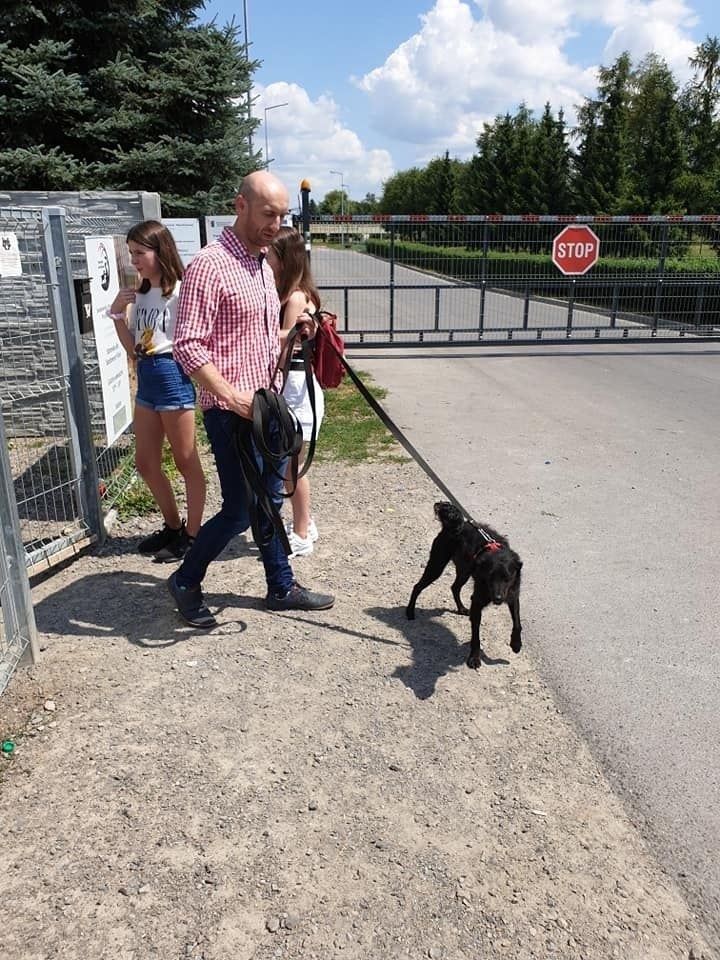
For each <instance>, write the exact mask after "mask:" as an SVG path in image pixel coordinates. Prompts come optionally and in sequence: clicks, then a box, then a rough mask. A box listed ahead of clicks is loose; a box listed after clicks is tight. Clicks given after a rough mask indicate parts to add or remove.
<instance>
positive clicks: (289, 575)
mask: <svg viewBox="0 0 720 960" xmlns="http://www.w3.org/2000/svg"><path fill="white" fill-rule="evenodd" d="M287 212H288V194H287V190H286V189H285V187H284V186H283V184H282V183H281V181H280V180H278V178H277V177H275V176H274V175H273V174H271V173H268V172H267V171H266V170H258V171H256V172H254V173H251V174H249V175H248V176H247V177H245V179H244V180H243V182H242V184H241V186H240V190H239V192H238V195H237V197H236V198H235V214H236V219H235V222H234V224H233V225H232V227H225V229H224V230H223V232H222V234H221V235H220V237H219V238H218V240H217V241H216V242H215V243H212V244H209V245H208V246H206V247H204V248H203V249H202V250H201V251H200V252H199V253H197V254H196V255H195V257H194V258H193V259H192V261H191V262H190V264H189V266H188V268H187V270H186V271H185V275H184V277H183V281H182V286H181V288H180V301H179V303H178V314H177V323H176V326H175V340H174V345H173V354H174V356H175V358H176V360H178V361H179V363H180V365H181V366H182V368H183V369H184V370H185V372H186V373H187V374H188V375H189V376H191V377H192V378H193V379H194V380H195V381H197V383H198V385H199V393H198V399H199V403H200V407H201V409H202V411H203V419H204V421H205V429H206V431H207V435H208V439H209V441H210V446H211V448H212V451H213V455H214V457H215V465H216V467H217V472H218V477H219V480H220V489H221V492H222V506H221V508H220V510H219V512H218V513H216V514H215V516H214V517H212V518H211V519H210V520H208V521H206V523H204V524H203V525H202V527H201V528H200V531H199V532H198V535H197V537H196V538H195V541H194V542H193V544H192V546H191V548H190V550H189V551H188V552H187V553H186V554H185V557H184V559H183V562H182V564H181V565H180V567H179V568H178V570H177V571H176V572H175V573H174V574H172V576H171V577H170V578H169V580H168V589H169V591H170V593H171V595H172V596H173V598H174V600H175V603H176V605H177V608H178V611H179V613H180V615H181V617H182V618H183V619H184V620H185V622H186V623H189V624H190V625H191V626H193V627H202V628H208V627H214V626H215V625H216V622H217V621H216V620H215V617H214V616H213V614H212V613H211V612H210V610H209V609H208V608H207V606H206V605H205V601H204V599H203V594H202V582H203V580H204V579H205V574H206V572H207V568H208V566H209V564H210V563H211V562H212V561H213V560H214V559H215V558H216V557H217V556H218V555H219V554H220V553H222V551H223V550H224V549H225V547H226V546H227V544H228V542H229V541H230V540H231V539H232V537H234V536H235V535H236V534H238V533H241V532H242V531H243V530H247V528H248V527H249V526H250V510H249V504H248V502H247V494H246V489H245V484H244V483H243V482H242V478H241V475H240V463H239V460H238V456H237V453H236V449H235V444H234V435H235V432H236V430H237V428H238V426H239V419H241V420H246V421H247V420H251V419H252V415H253V414H252V411H253V398H254V395H255V392H256V391H257V390H259V389H261V388H268V387H270V386H271V383H270V380H271V378H272V376H273V371H275V369H276V365H277V359H278V356H279V354H280V327H279V314H280V301H279V300H278V295H277V291H276V289H275V280H274V277H273V273H272V270H271V269H270V267H269V266H268V264H267V263H266V262H265V257H264V254H265V249H266V247H267V246H268V244H270V242H271V241H272V239H273V237H274V236H275V234H276V233H277V232H278V230H279V229H280V226H281V224H282V222H283V219H284V217H285V216H286V214H287ZM277 385H278V384H276V386H277ZM255 458H256V461H257V463H258V466H259V468H260V470H261V472H263V471H262V466H263V464H262V458H261V456H260V454H259V452H258V451H257V450H255ZM283 473H284V464H283V465H282V466H280V467H278V468H277V471H273V470H269V471H264V472H263V476H265V477H266V481H265V482H266V483H267V488H266V489H267V492H268V494H269V495H270V497H271V498H272V499H273V500H274V501H275V503H276V504H277V505H278V506H279V504H280V503H281V502H282V496H281V494H282V475H283ZM260 526H261V533H262V535H263V536H262V541H263V542H262V543H260V544H259V548H260V553H261V556H262V561H263V565H264V567H265V579H266V581H267V588H268V589H267V596H266V598H265V605H266V607H267V609H269V610H327V609H329V608H330V607H332V605H333V603H334V602H335V598H334V597H333V596H331V595H330V594H325V593H314V592H312V591H310V590H308V589H307V588H306V587H303V586H301V585H300V584H299V583H298V582H297V580H295V577H294V575H293V572H292V569H291V567H290V563H289V561H288V558H287V556H286V554H285V550H284V549H283V545H282V543H281V541H280V539H279V537H278V535H277V533H276V532H275V530H274V527H273V525H272V522H271V521H270V520H269V518H267V517H265V515H264V514H262V515H261V516H260Z"/></svg>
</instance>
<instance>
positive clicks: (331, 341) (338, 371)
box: [313, 310, 345, 390]
mask: <svg viewBox="0 0 720 960" xmlns="http://www.w3.org/2000/svg"><path fill="white" fill-rule="evenodd" d="M313 319H315V320H316V321H317V330H316V331H315V345H314V348H313V370H314V371H315V376H316V377H317V381H318V383H319V384H320V386H321V387H322V388H323V390H327V389H329V388H332V387H337V386H339V385H340V382H341V381H342V378H343V376H344V375H345V364H344V363H343V354H344V353H345V344H344V343H343V339H342V337H341V336H340V334H339V333H338V332H337V326H336V324H337V316H336V315H335V314H334V313H328V311H327V310H318V311H317V313H315V314H313Z"/></svg>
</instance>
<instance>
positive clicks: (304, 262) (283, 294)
mask: <svg viewBox="0 0 720 960" xmlns="http://www.w3.org/2000/svg"><path fill="white" fill-rule="evenodd" d="M270 246H271V247H272V248H273V250H274V251H275V253H276V254H277V255H278V259H279V260H280V276H279V277H278V278H277V288H278V296H279V297H280V303H285V301H286V300H287V299H288V297H289V296H290V294H291V293H294V291H295V290H302V292H303V293H304V294H305V296H306V297H307V298H308V300H311V301H312V302H313V303H314V304H315V309H316V310H319V309H320V294H319V292H318V288H317V287H316V286H315V281H314V280H313V275H312V272H311V270H310V261H309V260H308V255H307V253H306V251H305V241H304V240H303V238H302V237H301V236H300V234H299V233H298V232H297V230H296V229H295V228H294V227H280V229H279V230H278V232H277V233H276V234H275V238H274V240H273V241H272V243H271V244H270Z"/></svg>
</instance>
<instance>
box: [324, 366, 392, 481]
mask: <svg viewBox="0 0 720 960" xmlns="http://www.w3.org/2000/svg"><path fill="white" fill-rule="evenodd" d="M356 373H357V375H358V376H359V377H360V379H361V380H362V381H363V383H364V384H365V386H366V387H367V388H368V390H369V391H370V393H371V394H372V395H373V397H375V399H376V400H377V401H378V402H382V400H383V399H384V398H385V397H386V396H387V390H385V389H383V388H382V387H378V386H375V385H374V384H373V382H372V377H371V376H370V374H369V373H366V372H364V371H362V370H357V371H356ZM315 457H316V459H317V460H319V461H322V460H325V461H332V460H343V461H346V462H348V463H361V462H363V461H365V460H377V459H381V458H384V459H392V460H396V461H402V460H404V459H406V458H405V457H403V456H401V455H400V454H399V453H398V450H397V445H396V441H395V438H394V437H393V436H392V434H391V433H390V431H389V430H388V429H387V427H386V426H385V425H384V424H383V423H382V421H381V420H380V419H379V417H378V416H377V414H376V413H375V412H374V410H373V409H372V408H371V407H370V406H369V404H368V403H367V401H366V400H365V398H364V397H363V396H362V394H361V393H360V391H359V390H358V389H357V387H356V386H355V384H354V383H353V382H352V380H351V379H350V377H348V376H346V377H345V378H344V379H343V381H342V383H341V384H340V386H339V387H336V388H335V389H334V390H326V391H325V419H324V420H323V424H322V429H321V430H320V437H319V439H318V446H317V450H316V452H315ZM310 471H311V473H312V467H311V468H310Z"/></svg>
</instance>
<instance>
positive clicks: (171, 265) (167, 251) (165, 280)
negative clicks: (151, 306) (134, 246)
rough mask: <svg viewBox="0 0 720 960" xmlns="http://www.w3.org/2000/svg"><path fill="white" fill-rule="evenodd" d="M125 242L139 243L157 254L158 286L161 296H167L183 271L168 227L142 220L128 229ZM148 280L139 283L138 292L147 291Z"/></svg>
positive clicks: (155, 221) (154, 221)
mask: <svg viewBox="0 0 720 960" xmlns="http://www.w3.org/2000/svg"><path fill="white" fill-rule="evenodd" d="M125 239H126V241H127V243H130V241H131V240H132V241H133V243H139V244H140V246H141V247H148V248H149V249H150V250H154V251H155V253H156V254H157V260H158V264H159V266H160V286H161V288H162V292H163V296H164V297H169V296H170V294H171V293H172V292H173V290H174V289H175V286H176V284H177V282H178V280H181V279H182V275H183V273H184V272H185V268H184V267H183V263H182V260H181V259H180V254H179V253H178V250H177V247H176V246H175V240H174V238H173V235H172V234H171V233H170V231H169V230H168V228H167V227H166V226H165V225H164V224H162V223H160V221H159V220H143V222H142V223H136V224H135V226H134V227H131V228H130V230H128V235H127V237H126V238H125ZM149 289H150V281H149V280H148V279H147V278H146V279H144V280H143V282H142V283H141V284H140V289H139V291H138V292H139V293H147V292H148V290H149Z"/></svg>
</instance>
